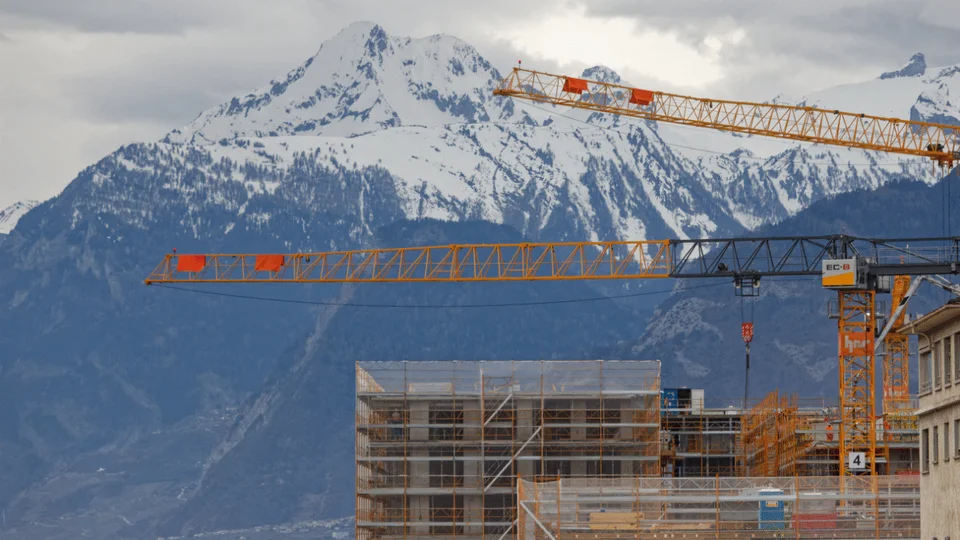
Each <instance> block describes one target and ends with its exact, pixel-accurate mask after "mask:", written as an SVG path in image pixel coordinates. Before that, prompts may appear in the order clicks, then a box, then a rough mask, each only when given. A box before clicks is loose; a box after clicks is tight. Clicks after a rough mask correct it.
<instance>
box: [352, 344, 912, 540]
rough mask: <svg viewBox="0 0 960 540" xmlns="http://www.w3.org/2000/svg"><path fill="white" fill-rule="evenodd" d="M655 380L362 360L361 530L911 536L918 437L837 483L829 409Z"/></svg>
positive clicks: (384, 534)
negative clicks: (716, 394)
mask: <svg viewBox="0 0 960 540" xmlns="http://www.w3.org/2000/svg"><path fill="white" fill-rule="evenodd" d="M659 381H660V365H659V362H651V361H600V360H598V361H527V362H524V361H516V362H457V361H451V362H397V363H395V362H361V363H358V364H357V416H356V445H357V463H356V467H357V527H358V536H357V537H358V538H363V539H371V538H406V537H411V536H413V537H427V536H431V537H436V536H439V537H448V536H449V537H455V536H458V537H467V538H487V537H490V538H497V539H499V538H502V537H504V536H505V535H509V534H511V533H517V534H520V535H521V536H525V535H530V536H529V538H535V537H536V538H550V537H551V536H550V535H552V537H553V538H559V537H560V536H569V535H573V536H570V537H579V535H581V534H583V535H585V536H584V537H585V538H586V537H590V538H595V537H597V536H596V535H597V534H605V535H606V534H609V535H611V536H612V537H618V538H619V537H622V536H623V535H627V536H629V535H631V534H636V535H639V534H641V533H646V532H655V531H664V532H672V533H682V532H689V533H693V534H699V533H702V532H706V531H718V532H719V531H726V530H729V531H756V530H764V528H765V526H766V527H768V528H769V527H773V528H775V529H777V530H782V529H783V528H784V526H785V525H790V524H795V525H796V526H797V527H799V529H797V530H798V532H800V531H803V534H806V532H805V531H817V530H818V529H819V530H828V529H833V528H837V527H840V528H852V529H853V530H857V531H867V532H869V534H867V533H863V536H864V537H873V536H874V533H877V534H879V533H882V534H883V536H884V537H904V536H906V537H910V536H916V535H917V534H919V533H918V529H919V524H920V521H919V519H920V517H919V504H920V502H919V476H918V470H917V466H918V463H919V456H918V441H917V437H916V436H915V435H916V431H915V430H914V431H912V432H911V433H910V434H909V435H908V436H906V437H900V438H898V439H896V440H893V439H891V440H889V447H888V446H887V445H883V447H884V448H885V449H889V450H893V451H894V452H892V454H893V455H895V456H896V459H892V460H891V459H889V458H886V459H882V461H881V462H880V463H879V464H878V466H879V468H880V471H879V472H880V474H878V475H874V476H856V477H855V476H848V477H840V476H839V475H838V472H839V460H838V456H839V450H838V446H839V444H838V441H837V439H836V438H835V437H834V436H833V435H832V433H833V426H834V424H835V423H836V422H838V415H837V410H836V407H835V406H833V407H825V406H823V404H820V403H818V404H815V405H811V406H803V405H800V404H799V403H798V402H797V401H796V400H795V399H792V400H791V399H787V398H784V399H777V396H776V394H771V395H769V396H767V397H766V398H765V399H763V400H762V401H760V402H759V403H756V404H755V405H753V406H752V407H750V408H749V409H748V410H746V411H744V410H743V409H742V408H741V407H738V406H733V405H730V406H725V407H722V406H720V407H711V406H709V402H708V401H707V400H706V399H704V397H703V393H702V392H700V391H697V390H690V389H661V388H660V384H659ZM721 401H729V400H721ZM887 473H890V474H887ZM766 504H773V505H774V506H771V510H770V511H769V512H768V514H769V516H770V517H764V515H765V514H764V513H763V512H759V513H758V512H757V508H758V505H760V507H763V505H766ZM776 509H779V510H776ZM778 512H779V513H778ZM548 533H549V535H548ZM748 537H749V536H748Z"/></svg>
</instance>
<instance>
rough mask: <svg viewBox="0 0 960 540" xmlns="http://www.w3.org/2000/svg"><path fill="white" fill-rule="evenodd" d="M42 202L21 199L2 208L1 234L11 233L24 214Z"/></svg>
mask: <svg viewBox="0 0 960 540" xmlns="http://www.w3.org/2000/svg"><path fill="white" fill-rule="evenodd" d="M38 204H40V201H20V202H15V203H13V204H12V205H10V206H8V207H6V208H4V209H3V210H0V234H10V231H12V230H13V228H14V227H16V225H17V222H18V221H20V218H22V217H23V215H24V214H26V213H27V212H29V211H30V210H32V209H33V207H34V206H36V205H38Z"/></svg>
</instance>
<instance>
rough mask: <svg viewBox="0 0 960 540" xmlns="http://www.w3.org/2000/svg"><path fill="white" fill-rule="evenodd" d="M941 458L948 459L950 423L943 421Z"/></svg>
mask: <svg viewBox="0 0 960 540" xmlns="http://www.w3.org/2000/svg"><path fill="white" fill-rule="evenodd" d="M943 460H944V461H950V424H949V423H947V422H944V423H943Z"/></svg>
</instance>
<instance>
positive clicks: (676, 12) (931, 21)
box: [587, 0, 960, 68]
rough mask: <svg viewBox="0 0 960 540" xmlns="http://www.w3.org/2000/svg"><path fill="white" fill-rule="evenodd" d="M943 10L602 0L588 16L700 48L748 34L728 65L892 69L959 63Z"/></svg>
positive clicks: (893, 1) (922, 4)
mask: <svg viewBox="0 0 960 540" xmlns="http://www.w3.org/2000/svg"><path fill="white" fill-rule="evenodd" d="M941 4H942V3H941V2H937V1H930V0H926V1H920V0H855V1H851V0H840V1H838V0H803V1H784V2H772V1H769V0H766V1H761V0H724V1H723V2H717V1H712V0H692V1H686V2H683V4H682V7H679V6H678V5H677V4H676V3H667V2H647V1H645V2H636V1H626V0H612V1H602V0H601V1H594V2H590V3H589V4H587V5H588V9H589V11H588V12H589V13H590V14H593V15H602V16H614V15H619V16H624V17H630V18H634V19H635V20H636V21H637V22H638V24H640V25H641V26H643V27H647V28H654V29H658V30H667V31H672V32H675V33H676V34H677V35H678V36H679V37H680V38H681V39H683V40H684V41H686V42H688V43H690V44H694V45H696V44H700V43H702V41H703V39H704V37H706V36H707V35H710V34H715V33H722V32H726V31H729V30H730V29H732V28H735V27H737V28H742V29H743V30H744V31H745V32H746V36H747V39H748V40H749V42H748V43H747V47H744V49H748V50H747V51H746V52H744V53H740V54H738V53H737V52H733V53H729V52H728V53H727V54H729V55H730V56H729V57H726V58H724V60H725V61H726V62H733V61H737V60H747V59H749V58H751V57H754V58H755V57H764V56H766V57H774V56H781V57H784V58H802V59H805V60H809V61H812V62H816V63H818V64H824V65H835V66H848V65H862V64H863V63H864V62H869V63H870V64H872V65H877V66H879V65H885V66H888V67H893V66H895V65H897V64H898V63H899V62H904V61H906V60H907V59H908V58H909V57H910V55H912V54H913V53H916V52H924V53H925V54H926V55H927V58H928V61H929V62H930V63H931V64H932V65H944V64H949V63H956V62H957V61H960V51H958V50H957V49H956V47H946V46H944V45H945V44H948V43H957V42H958V41H960V25H958V24H957V22H956V21H955V20H954V21H949V20H948V19H950V17H944V18H938V17H933V16H931V14H930V13H931V11H934V12H941V13H942V11H943V9H944V6H947V5H948V4H943V5H941ZM947 9H948V10H950V11H960V10H958V8H957V7H952V6H951V7H949V8H947ZM957 15H958V16H960V13H958V14H957ZM733 50H734V51H735V50H736V49H733ZM757 67H760V68H763V67H764V66H757ZM768 67H769V66H768ZM787 68H789V67H788V66H787Z"/></svg>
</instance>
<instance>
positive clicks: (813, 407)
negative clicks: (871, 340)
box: [738, 391, 919, 477]
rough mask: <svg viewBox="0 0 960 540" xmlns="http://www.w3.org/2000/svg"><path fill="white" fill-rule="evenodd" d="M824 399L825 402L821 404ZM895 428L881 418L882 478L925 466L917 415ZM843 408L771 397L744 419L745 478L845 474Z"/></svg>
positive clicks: (878, 428) (878, 423)
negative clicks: (842, 460)
mask: <svg viewBox="0 0 960 540" xmlns="http://www.w3.org/2000/svg"><path fill="white" fill-rule="evenodd" d="M818 401H819V403H818ZM901 419H902V420H903V421H904V422H905V423H903V424H900V425H898V426H895V427H894V428H893V429H891V428H890V426H889V424H887V423H886V422H885V421H881V420H879V419H878V420H877V421H876V422H875V425H874V429H875V431H876V433H877V435H876V437H877V440H881V441H884V443H883V445H882V447H881V450H880V451H878V453H877V458H878V460H877V469H878V470H879V472H880V473H881V474H885V475H892V474H896V473H911V472H915V471H916V467H917V464H918V463H919V446H918V444H917V434H916V428H915V427H914V428H913V429H911V427H910V426H911V425H913V426H915V425H916V417H915V416H914V417H913V420H912V424H910V423H909V422H911V420H910V416H908V415H905V416H903V417H902V418H901ZM839 428H840V417H839V410H838V409H837V407H836V406H834V405H833V404H828V403H827V402H826V401H825V400H822V399H821V400H801V399H799V398H798V397H796V396H791V397H789V398H785V397H782V396H780V395H779V393H778V392H777V391H773V392H771V393H769V394H768V395H767V396H766V397H764V398H763V400H761V401H760V402H758V403H757V404H756V405H754V406H753V407H751V408H750V409H749V410H747V412H746V413H744V415H743V430H742V432H741V434H740V441H741V442H740V445H739V446H740V448H741V451H742V459H741V462H740V463H741V465H742V466H741V467H740V469H739V474H738V475H739V476H744V477H749V476H754V477H759V476H794V475H796V476H832V475H839V474H840V467H841V465H840V440H839V431H840V429H839Z"/></svg>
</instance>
